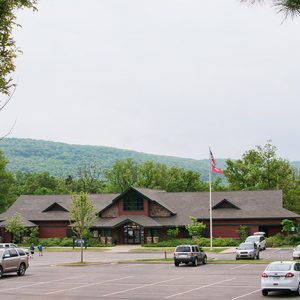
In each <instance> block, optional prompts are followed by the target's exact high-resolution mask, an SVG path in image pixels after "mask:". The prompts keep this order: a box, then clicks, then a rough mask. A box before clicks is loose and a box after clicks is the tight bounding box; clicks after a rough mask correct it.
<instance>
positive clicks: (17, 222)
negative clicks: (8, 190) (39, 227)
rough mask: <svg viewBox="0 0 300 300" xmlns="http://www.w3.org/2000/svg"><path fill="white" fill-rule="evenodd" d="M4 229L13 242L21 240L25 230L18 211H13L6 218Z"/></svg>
mask: <svg viewBox="0 0 300 300" xmlns="http://www.w3.org/2000/svg"><path fill="white" fill-rule="evenodd" d="M5 230H6V231H7V232H9V233H10V234H11V235H12V241H13V243H19V242H21V238H22V235H23V233H24V232H25V225H24V222H23V221H22V218H21V215H20V214H19V213H15V214H14V215H13V216H11V217H10V218H8V219H7V223H6V225H5Z"/></svg>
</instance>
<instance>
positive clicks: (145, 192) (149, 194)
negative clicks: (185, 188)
mask: <svg viewBox="0 0 300 300" xmlns="http://www.w3.org/2000/svg"><path fill="white" fill-rule="evenodd" d="M131 191H134V192H136V193H138V194H139V195H141V196H143V197H145V198H146V199H148V200H150V201H155V202H157V203H158V204H160V205H161V206H163V207H164V208H165V209H166V210H168V211H169V212H170V213H171V215H175V214H176V212H175V210H173V209H172V208H170V207H169V206H168V205H167V204H166V203H165V202H164V201H163V200H162V199H161V197H160V194H163V193H166V192H165V191H160V190H151V189H143V188H135V187H129V188H128V189H127V190H126V191H124V192H123V193H121V194H119V195H118V196H116V197H115V198H114V199H113V200H112V203H111V204H110V205H108V206H107V207H105V208H103V209H102V210H101V211H99V214H101V213H102V212H103V211H104V210H106V209H107V208H108V207H110V206H111V205H113V204H114V203H116V202H117V201H118V200H119V199H121V198H122V197H124V195H126V194H127V193H129V192H131Z"/></svg>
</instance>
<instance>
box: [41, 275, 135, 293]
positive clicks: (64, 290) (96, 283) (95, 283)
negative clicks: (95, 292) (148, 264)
mask: <svg viewBox="0 0 300 300" xmlns="http://www.w3.org/2000/svg"><path fill="white" fill-rule="evenodd" d="M131 277H133V276H126V277H121V278H117V279H111V280H104V281H99V282H92V283H87V284H83V285H80V286H76V287H73V288H70V289H63V290H57V291H53V292H48V293H45V294H44V295H51V294H56V293H61V292H66V291H72V290H78V289H81V288H84V287H87V286H92V285H98V284H102V283H106V282H113V281H118V280H123V279H126V278H131Z"/></svg>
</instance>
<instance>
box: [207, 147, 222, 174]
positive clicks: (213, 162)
mask: <svg viewBox="0 0 300 300" xmlns="http://www.w3.org/2000/svg"><path fill="white" fill-rule="evenodd" d="M209 155H210V161H211V171H212V172H213V173H218V174H223V171H222V170H221V168H217V163H216V160H215V158H214V156H213V154H212V152H211V150H210V149H209Z"/></svg>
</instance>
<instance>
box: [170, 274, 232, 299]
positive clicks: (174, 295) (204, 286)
mask: <svg viewBox="0 0 300 300" xmlns="http://www.w3.org/2000/svg"><path fill="white" fill-rule="evenodd" d="M234 279H235V278H230V279H226V280H221V281H217V282H214V283H211V284H207V285H203V286H200V287H197V288H194V289H191V290H188V291H185V292H181V293H177V294H173V295H170V296H167V297H165V299H168V298H172V297H176V296H180V295H183V294H187V293H190V292H193V291H197V290H200V289H204V288H206V287H210V286H213V285H216V284H219V283H223V282H227V281H231V280H234Z"/></svg>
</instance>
